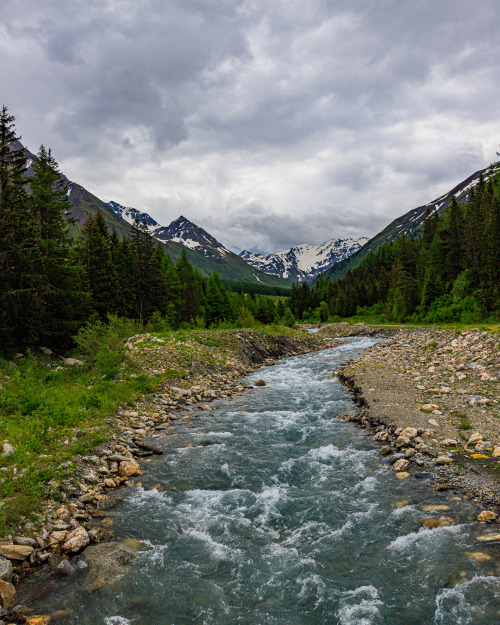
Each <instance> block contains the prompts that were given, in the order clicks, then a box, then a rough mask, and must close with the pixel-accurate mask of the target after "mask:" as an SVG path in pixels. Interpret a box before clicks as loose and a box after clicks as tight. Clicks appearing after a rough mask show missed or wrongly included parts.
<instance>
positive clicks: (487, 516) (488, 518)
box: [477, 510, 498, 523]
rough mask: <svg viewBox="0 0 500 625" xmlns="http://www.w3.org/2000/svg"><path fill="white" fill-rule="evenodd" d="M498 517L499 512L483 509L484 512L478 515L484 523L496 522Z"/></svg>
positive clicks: (479, 519) (478, 518)
mask: <svg viewBox="0 0 500 625" xmlns="http://www.w3.org/2000/svg"><path fill="white" fill-rule="evenodd" d="M497 519H498V514H497V513H496V512H491V510H483V512H481V514H478V516H477V520H478V521H481V522H482V523H494V522H495V521H496V520H497Z"/></svg>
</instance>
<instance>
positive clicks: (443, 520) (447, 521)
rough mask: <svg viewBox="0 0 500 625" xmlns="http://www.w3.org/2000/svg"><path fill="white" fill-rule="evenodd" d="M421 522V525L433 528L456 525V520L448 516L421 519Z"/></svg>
mask: <svg viewBox="0 0 500 625" xmlns="http://www.w3.org/2000/svg"><path fill="white" fill-rule="evenodd" d="M419 523H420V525H423V526H424V527H428V528H429V529H431V530H432V529H436V528H437V527H450V526H451V525H455V521H454V520H453V519H452V518H451V517H448V516H442V517H440V518H439V519H434V518H429V519H420V520H419Z"/></svg>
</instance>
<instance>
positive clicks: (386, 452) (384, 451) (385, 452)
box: [380, 445, 394, 456]
mask: <svg viewBox="0 0 500 625" xmlns="http://www.w3.org/2000/svg"><path fill="white" fill-rule="evenodd" d="M393 451H394V450H393V449H392V447H391V446H390V445H385V447H382V449H381V450H380V455H381V456H390V455H391V454H392V452H393Z"/></svg>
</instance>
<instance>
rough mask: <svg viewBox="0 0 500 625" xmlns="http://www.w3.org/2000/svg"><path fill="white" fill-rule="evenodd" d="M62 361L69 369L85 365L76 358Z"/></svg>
mask: <svg viewBox="0 0 500 625" xmlns="http://www.w3.org/2000/svg"><path fill="white" fill-rule="evenodd" d="M62 361H63V364H64V365H68V366H70V367H74V366H80V367H81V366H82V365H84V364H85V363H84V362H82V361H81V360H78V359H77V358H63V359H62Z"/></svg>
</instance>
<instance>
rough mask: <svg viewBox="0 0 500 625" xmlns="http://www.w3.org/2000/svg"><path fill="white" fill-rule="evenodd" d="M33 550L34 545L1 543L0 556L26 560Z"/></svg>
mask: <svg viewBox="0 0 500 625" xmlns="http://www.w3.org/2000/svg"><path fill="white" fill-rule="evenodd" d="M33 551H34V549H33V547H28V546H25V545H0V556H3V557H4V558H7V559H8V560H26V558H27V557H29V556H30V555H31V554H32V552H33Z"/></svg>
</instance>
